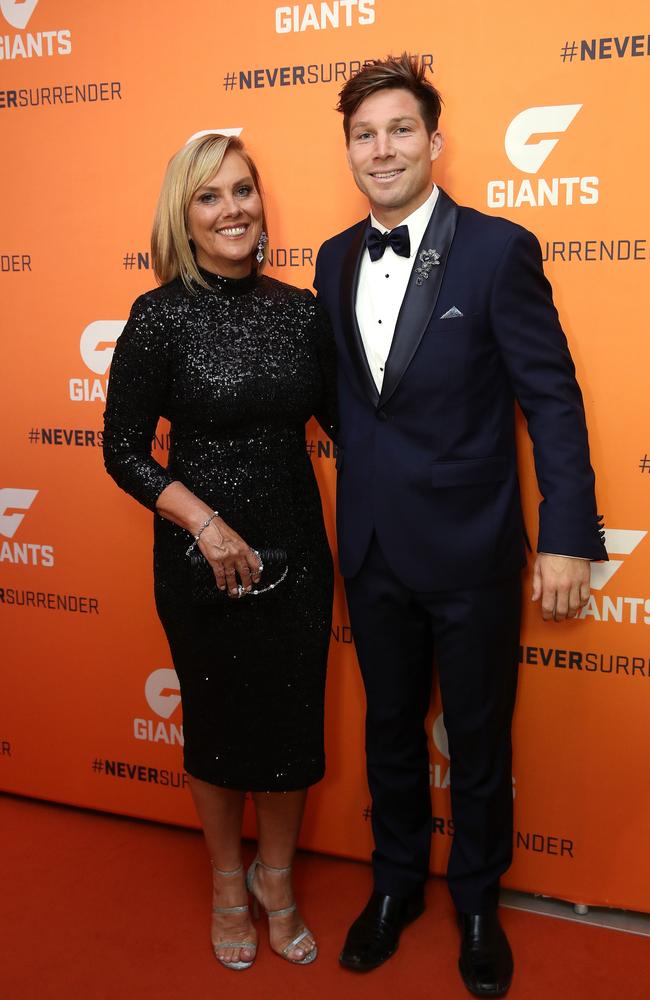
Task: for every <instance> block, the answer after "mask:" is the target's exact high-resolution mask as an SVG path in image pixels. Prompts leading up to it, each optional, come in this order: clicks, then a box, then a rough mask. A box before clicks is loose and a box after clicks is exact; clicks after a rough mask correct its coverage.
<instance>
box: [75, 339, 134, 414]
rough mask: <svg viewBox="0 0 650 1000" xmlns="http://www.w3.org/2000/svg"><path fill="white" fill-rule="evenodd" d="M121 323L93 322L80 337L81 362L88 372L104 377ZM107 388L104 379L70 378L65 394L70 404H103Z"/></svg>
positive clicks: (106, 382)
mask: <svg viewBox="0 0 650 1000" xmlns="http://www.w3.org/2000/svg"><path fill="white" fill-rule="evenodd" d="M125 323H126V320H123V319H97V320H94V321H93V322H92V323H89V324H88V326H87V327H86V329H85V330H84V332H83V333H82V334H81V340H80V342H79V350H80V352H81V358H82V360H83V362H84V364H85V365H86V367H87V368H89V369H90V371H91V372H94V373H95V374H96V375H106V372H107V371H108V369H109V368H110V364H111V361H112V360H113V351H114V350H115V344H116V342H117V338H118V337H119V336H120V334H121V333H122V330H123V329H124V326H125ZM107 387H108V379H107V378H104V379H101V378H71V379H70V380H69V382H68V392H69V395H70V399H71V400H72V401H73V403H79V402H84V403H93V402H95V400H100V401H101V402H102V403H105V402H106V389H107Z"/></svg>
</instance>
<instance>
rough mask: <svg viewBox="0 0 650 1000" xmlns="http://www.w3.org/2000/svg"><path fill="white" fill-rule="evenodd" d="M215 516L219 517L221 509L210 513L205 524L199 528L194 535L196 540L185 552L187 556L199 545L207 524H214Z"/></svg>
mask: <svg viewBox="0 0 650 1000" xmlns="http://www.w3.org/2000/svg"><path fill="white" fill-rule="evenodd" d="M215 517H219V511H218V510H215V511H214V513H212V514H210V517H209V518H208V519H207V520H206V521H204V522H203V524H202V525H201V527H200V528H199V531H198V534H197V535H194V541H193V542H192V544H191V545H190V547H189V549H188V550H187V552H186V553H185V555H186V556H189V554H190V552H191V551H192V550H193V549H194V548H196V546H197V545H198V542H199V538H200V537H201V535H202V534H203V532H204V531H205V529H206V528H207V526H208V525H209V524H212V522H213V521H214V519H215Z"/></svg>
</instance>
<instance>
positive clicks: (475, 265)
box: [315, 54, 607, 996]
mask: <svg viewBox="0 0 650 1000" xmlns="http://www.w3.org/2000/svg"><path fill="white" fill-rule="evenodd" d="M338 110H339V111H341V112H342V113H343V125H344V130H345V138H346V145H347V158H348V163H349V166H350V169H351V170H352V174H353V176H354V180H355V182H356V184H357V186H358V187H359V188H360V189H361V191H363V192H364V194H366V195H367V197H368V201H369V203H370V210H371V216H370V219H365V220H363V221H362V222H360V223H358V224H357V225H355V226H352V228H350V229H348V230H346V231H345V232H343V233H340V234H339V235H338V236H335V237H333V238H332V239H331V240H328V241H327V242H326V243H325V244H324V245H323V246H322V247H321V250H320V252H319V255H318V260H317V264H316V278H315V285H316V288H317V290H318V294H319V298H320V301H321V302H322V303H323V304H324V306H325V308H326V309H327V311H328V313H329V316H330V318H331V321H332V324H333V326H334V331H335V336H336V340H337V345H338V353H339V395H340V412H341V432H340V447H339V451H338V459H337V467H338V470H339V477H338V487H337V521H338V523H337V528H338V539H339V550H340V565H341V571H342V573H343V575H344V577H345V578H346V592H347V597H348V605H349V610H350V620H351V625H352V630H353V634H354V637H355V642H356V647H357V653H358V657H359V662H360V665H361V671H362V674H363V679H364V684H365V688H366V696H367V717H366V752H367V766H368V781H369V786H370V791H371V794H372V802H373V811H372V825H373V834H374V838H375V851H374V853H373V874H374V890H373V893H372V895H371V897H370V900H369V902H368V904H367V906H366V907H365V909H364V911H363V912H362V914H361V915H360V917H359V918H358V919H357V920H356V921H355V922H354V924H353V925H352V927H351V929H350V931H349V933H348V936H347V939H346V942H345V945H344V948H343V951H342V953H341V957H340V961H341V964H342V965H343V966H345V967H346V968H349V969H353V970H357V971H367V970H370V969H373V968H375V967H376V966H378V965H379V964H381V963H382V962H384V961H385V960H386V959H387V958H389V957H390V956H391V955H392V954H393V952H394V951H395V949H396V948H397V944H398V940H399V935H400V932H401V930H402V929H403V927H404V926H405V925H406V924H408V923H409V922H410V921H412V920H413V919H415V918H416V917H417V916H419V915H420V913H421V912H422V910H423V886H424V882H425V879H426V877H427V872H428V861H429V849H430V834H431V801H430V790H429V761H428V753H427V742H426V736H425V731H424V725H423V723H424V719H425V715H426V713H427V710H428V707H429V701H430V692H431V677H432V670H431V663H432V657H433V655H434V653H435V657H436V660H437V666H438V674H439V680H440V687H441V692H442V700H443V710H444V719H445V726H446V729H447V734H448V738H449V750H450V758H451V800H452V813H453V821H454V830H455V834H454V839H453V846H452V850H451V856H450V860H449V867H448V872H447V875H448V881H449V887H450V891H451V895H452V898H453V901H454V903H455V905H456V908H457V910H458V914H459V923H460V928H461V953H460V960H459V964H460V970H461V974H462V977H463V980H464V982H465V985H466V986H467V988H468V989H469V990H470V991H471V992H472V993H474V994H475V995H478V996H483V995H485V996H501V995H503V994H504V993H505V992H506V990H507V989H508V986H509V984H510V980H511V977H512V968H513V965H512V955H511V952H510V948H509V945H508V942H507V940H506V937H505V934H504V932H503V930H502V928H501V926H500V924H499V921H498V918H497V903H498V891H499V877H500V875H501V874H502V873H503V872H504V871H506V869H507V868H508V866H509V865H510V862H511V855H512V775H511V743H510V727H511V718H512V711H513V706H514V700H515V688H516V676H517V653H518V642H519V622H520V574H521V568H522V566H523V565H524V562H525V540H526V536H525V531H524V526H523V521H522V515H521V507H520V498H519V487H518V482H517V469H516V452H515V429H514V403H515V399H518V401H519V403H520V404H521V408H522V410H523V412H524V414H525V416H526V418H527V421H528V428H529V432H530V435H531V437H532V439H533V443H534V454H535V469H536V474H537V479H538V483H539V487H540V492H541V494H542V496H543V500H542V503H541V505H540V512H539V539H538V552H539V554H538V555H537V558H536V562H535V568H534V574H533V594H532V597H533V600H540V601H541V608H542V616H543V617H544V618H545V619H554V620H556V621H562V620H564V619H565V618H571V617H574V616H575V615H576V614H577V613H578V612H579V610H580V608H581V607H582V606H583V605H584V603H585V602H586V601H587V599H588V596H589V576H590V563H589V561H590V560H594V559H605V558H607V557H606V554H605V550H604V546H603V541H602V538H603V532H602V530H601V524H600V520H601V519H600V518H599V516H598V515H597V514H596V505H595V499H594V476H593V472H592V469H591V466H590V464H589V450H588V443H587V432H586V427H585V419H584V411H583V405H582V397H581V394H580V390H579V388H578V385H577V383H576V381H575V376H574V368H573V364H572V361H571V357H570V355H569V351H568V348H567V344H566V340H565V338H564V334H563V333H562V329H561V327H560V324H559V321H558V318H557V313H556V311H555V308H554V306H553V301H552V297H551V290H550V287H549V285H548V282H547V281H546V279H545V277H544V274H543V270H542V262H541V254H540V249H539V244H538V242H537V240H536V239H535V237H534V236H532V235H531V234H530V233H529V232H527V231H526V230H524V229H522V228H521V227H520V226H517V225H515V224H513V223H511V222H508V221H506V220H504V219H497V218H492V217H489V216H485V215H482V214H480V213H478V212H475V211H473V210H472V209H468V208H461V207H459V206H458V205H456V204H455V203H454V202H453V201H452V200H451V198H449V197H448V196H447V195H446V194H445V193H444V192H443V191H442V190H440V189H439V188H438V187H436V186H435V185H433V183H432V180H431V163H432V162H433V161H434V160H436V159H437V157H438V156H439V155H440V152H441V150H442V145H443V140H442V136H441V134H440V132H439V131H438V116H439V113H440V97H439V94H438V93H437V91H436V90H435V89H434V87H433V86H432V85H431V84H430V83H429V82H428V81H427V80H426V77H425V72H424V68H423V67H422V66H421V65H420V64H419V62H418V60H417V59H416V58H414V57H410V56H408V55H406V54H404V55H403V56H402V57H401V58H400V59H393V58H389V59H387V60H385V61H376V62H373V63H372V64H370V65H367V66H365V67H364V68H363V69H362V70H361V71H360V72H359V73H358V74H357V75H356V76H355V77H353V78H352V79H350V80H349V81H348V82H347V83H346V85H345V86H344V88H343V90H342V91H341V94H340V101H339V106H338Z"/></svg>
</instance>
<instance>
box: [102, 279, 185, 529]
mask: <svg viewBox="0 0 650 1000" xmlns="http://www.w3.org/2000/svg"><path fill="white" fill-rule="evenodd" d="M169 363H170V346H169V339H168V335H167V333H166V331H164V330H163V329H162V327H161V325H160V323H159V322H158V320H157V317H156V305H155V300H153V299H152V297H150V296H147V295H143V296H141V297H140V298H139V299H136V301H135V302H134V304H133V308H132V309H131V315H130V316H129V319H128V322H127V324H126V326H125V327H124V330H123V332H122V335H121V336H120V337H119V338H118V341H117V344H116V347H115V353H114V355H113V362H112V365H111V373H110V379H109V384H108V395H107V399H106V410H105V413H104V465H105V466H106V471H107V472H108V474H109V475H110V476H112V478H113V479H114V480H115V482H116V483H117V485H118V486H120V487H121V488H122V489H123V490H125V491H126V492H127V493H130V494H131V496H133V497H135V499H136V500H138V501H139V502H140V503H141V504H144V506H145V507H148V508H149V509H150V510H155V506H156V500H157V498H158V496H159V495H160V493H162V491H163V490H164V489H165V487H166V486H168V485H169V484H170V483H171V482H172V481H173V480H172V476H170V474H169V473H168V472H167V470H166V469H165V468H163V466H161V465H160V464H159V463H158V462H156V461H155V459H154V458H152V455H151V446H152V440H153V436H154V433H155V430H156V425H157V423H158V419H159V417H160V416H161V415H164V409H165V401H166V399H167V397H168V392H169V385H170V370H169Z"/></svg>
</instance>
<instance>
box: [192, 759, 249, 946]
mask: <svg viewBox="0 0 650 1000" xmlns="http://www.w3.org/2000/svg"><path fill="white" fill-rule="evenodd" d="M188 777H189V785H190V790H191V792H192V798H193V799H194V805H195V806H196V811H197V813H198V815H199V819H200V821H201V826H202V827H203V833H204V836H205V839H206V842H207V845H208V851H209V853H210V859H211V861H212V888H213V892H212V906H213V907H217V908H221V907H224V908H228V907H231V906H245V905H246V903H247V901H248V894H247V892H246V886H245V883H244V873H243V871H242V872H241V873H240V874H237V875H231V876H228V875H223V874H220V873H223V872H236V871H237V869H238V868H240V867H241V863H242V860H241V826H242V816H243V812H244V793H243V792H237V791H233V790H232V789H230V788H219V787H218V786H217V785H210V784H208V783H207V782H205V781H200V780H199V779H198V778H193V777H191V776H188ZM211 933H212V943H213V946H214V948H215V952H216V954H217V956H218V957H219V958H220V959H221V960H222V961H223V962H251V961H252V960H253V959H254V957H255V948H254V947H250V946H249V947H245V946H244V947H241V948H236V947H223V946H220V945H219V942H220V941H232V942H235V941H242V942H249V944H250V943H252V942H255V941H256V940H257V935H256V932H255V929H254V927H253V924H252V922H251V919H250V914H249V913H248V912H239V913H214V912H213V914H212V931H211Z"/></svg>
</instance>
